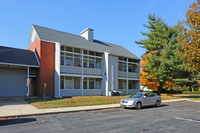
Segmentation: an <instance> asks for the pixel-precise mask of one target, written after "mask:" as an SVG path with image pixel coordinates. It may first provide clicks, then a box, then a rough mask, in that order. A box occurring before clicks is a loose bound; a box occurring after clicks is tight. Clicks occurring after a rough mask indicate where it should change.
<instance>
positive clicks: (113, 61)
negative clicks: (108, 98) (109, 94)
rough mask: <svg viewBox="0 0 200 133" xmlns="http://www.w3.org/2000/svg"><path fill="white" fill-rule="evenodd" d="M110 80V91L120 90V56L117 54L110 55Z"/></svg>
mask: <svg viewBox="0 0 200 133" xmlns="http://www.w3.org/2000/svg"><path fill="white" fill-rule="evenodd" d="M112 69H113V70H112ZM112 71H113V72H112ZM108 81H109V82H108V88H109V91H112V89H113V90H118V57H116V56H111V55H109V57H108Z"/></svg>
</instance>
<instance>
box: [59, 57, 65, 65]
mask: <svg viewBox="0 0 200 133" xmlns="http://www.w3.org/2000/svg"><path fill="white" fill-rule="evenodd" d="M60 65H64V57H61V58H60Z"/></svg>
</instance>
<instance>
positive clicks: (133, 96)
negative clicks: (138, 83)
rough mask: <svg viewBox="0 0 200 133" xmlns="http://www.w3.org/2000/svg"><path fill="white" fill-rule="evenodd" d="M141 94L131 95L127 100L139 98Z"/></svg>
mask: <svg viewBox="0 0 200 133" xmlns="http://www.w3.org/2000/svg"><path fill="white" fill-rule="evenodd" d="M142 95H143V94H142V93H136V94H133V95H131V96H130V97H129V98H140V97H141V96H142Z"/></svg>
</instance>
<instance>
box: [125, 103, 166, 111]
mask: <svg viewBox="0 0 200 133" xmlns="http://www.w3.org/2000/svg"><path fill="white" fill-rule="evenodd" d="M167 106H169V105H168V104H161V105H160V106H159V107H155V106H145V107H142V108H141V109H140V110H144V109H150V108H158V109H159V108H163V107H167ZM125 109H129V110H137V109H135V108H125Z"/></svg>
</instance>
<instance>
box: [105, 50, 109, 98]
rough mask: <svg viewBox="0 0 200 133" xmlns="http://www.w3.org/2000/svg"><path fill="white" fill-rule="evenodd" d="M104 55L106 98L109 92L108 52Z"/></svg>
mask: <svg viewBox="0 0 200 133" xmlns="http://www.w3.org/2000/svg"><path fill="white" fill-rule="evenodd" d="M104 54H105V91H106V96H109V92H108V91H109V90H108V54H109V53H108V52H104Z"/></svg>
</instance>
